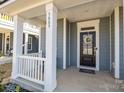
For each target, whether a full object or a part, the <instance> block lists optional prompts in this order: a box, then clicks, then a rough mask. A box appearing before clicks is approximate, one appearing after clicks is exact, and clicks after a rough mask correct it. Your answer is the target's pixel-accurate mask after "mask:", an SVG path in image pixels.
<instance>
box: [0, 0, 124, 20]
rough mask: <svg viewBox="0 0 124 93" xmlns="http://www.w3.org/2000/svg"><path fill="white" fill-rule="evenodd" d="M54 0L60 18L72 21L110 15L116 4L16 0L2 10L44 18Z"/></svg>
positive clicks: (109, 1) (97, 0)
mask: <svg viewBox="0 0 124 93" xmlns="http://www.w3.org/2000/svg"><path fill="white" fill-rule="evenodd" d="M52 1H53V2H54V4H55V5H56V7H57V8H58V18H63V17H66V18H68V19H69V20H70V21H80V20H87V19H93V18H99V17H105V16H109V15H110V14H111V12H112V11H113V9H114V7H115V5H116V0H16V1H15V2H14V3H13V4H11V5H9V6H7V7H5V8H3V9H2V10H1V11H4V12H7V13H9V14H12V15H15V14H19V15H21V16H23V17H25V18H28V19H34V18H36V19H39V18H40V19H42V18H45V17H44V16H45V4H46V3H48V2H52ZM118 1H122V0H118Z"/></svg>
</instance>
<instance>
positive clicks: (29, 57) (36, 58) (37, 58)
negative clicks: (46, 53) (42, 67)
mask: <svg viewBox="0 0 124 93" xmlns="http://www.w3.org/2000/svg"><path fill="white" fill-rule="evenodd" d="M18 58H22V59H32V60H42V61H46V58H40V57H32V56H18Z"/></svg>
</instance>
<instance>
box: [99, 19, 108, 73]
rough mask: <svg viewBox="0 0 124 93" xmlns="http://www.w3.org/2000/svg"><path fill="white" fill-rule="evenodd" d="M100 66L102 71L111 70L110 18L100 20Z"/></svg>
mask: <svg viewBox="0 0 124 93" xmlns="http://www.w3.org/2000/svg"><path fill="white" fill-rule="evenodd" d="M99 38H100V40H99V44H100V51H99V52H100V53H99V60H100V61H99V63H100V64H99V65H100V70H101V71H109V70H110V23H109V17H105V18H101V19H100V33H99Z"/></svg>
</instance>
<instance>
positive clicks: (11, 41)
mask: <svg viewBox="0 0 124 93" xmlns="http://www.w3.org/2000/svg"><path fill="white" fill-rule="evenodd" d="M10 48H11V49H13V32H10Z"/></svg>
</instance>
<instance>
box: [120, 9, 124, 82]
mask: <svg viewBox="0 0 124 93" xmlns="http://www.w3.org/2000/svg"><path fill="white" fill-rule="evenodd" d="M123 34H124V33H123V8H122V7H120V79H123V80H124V56H123V43H124V41H123Z"/></svg>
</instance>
